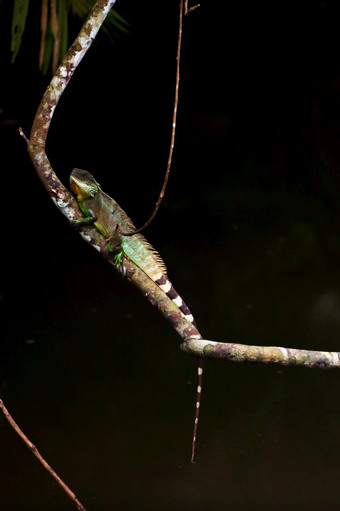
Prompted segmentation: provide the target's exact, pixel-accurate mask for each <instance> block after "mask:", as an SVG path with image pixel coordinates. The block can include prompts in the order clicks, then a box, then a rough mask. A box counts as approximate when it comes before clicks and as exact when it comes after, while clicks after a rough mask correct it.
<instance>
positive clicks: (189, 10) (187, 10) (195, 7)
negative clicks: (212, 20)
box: [184, 0, 200, 16]
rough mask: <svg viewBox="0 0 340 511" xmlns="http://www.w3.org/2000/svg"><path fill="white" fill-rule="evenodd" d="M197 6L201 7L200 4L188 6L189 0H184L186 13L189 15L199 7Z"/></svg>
mask: <svg viewBox="0 0 340 511" xmlns="http://www.w3.org/2000/svg"><path fill="white" fill-rule="evenodd" d="M197 7H200V4H196V5H193V6H192V7H188V0H185V2H184V15H185V16H188V14H190V13H191V12H192V11H194V10H195V9H197Z"/></svg>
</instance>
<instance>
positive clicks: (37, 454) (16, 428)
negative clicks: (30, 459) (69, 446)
mask: <svg viewBox="0 0 340 511" xmlns="http://www.w3.org/2000/svg"><path fill="white" fill-rule="evenodd" d="M0 409H1V410H2V413H3V414H4V416H5V417H6V419H7V421H8V422H9V424H10V425H11V426H12V428H13V429H14V431H15V432H16V433H17V434H18V435H19V436H20V438H21V439H22V440H23V441H24V442H25V444H26V445H27V447H28V448H29V449H30V450H31V452H32V453H33V454H34V456H35V457H36V458H38V460H39V461H40V463H41V464H42V465H43V467H44V468H45V469H46V470H47V471H48V472H49V473H50V474H51V476H52V477H53V479H54V480H55V481H56V482H57V483H58V484H59V486H61V487H62V489H63V490H64V491H65V493H67V495H68V496H69V497H70V499H71V500H73V502H74V503H75V505H76V506H77V508H78V509H79V510H80V511H86V509H85V508H84V506H83V505H82V504H81V502H79V500H78V499H77V497H76V495H75V494H74V493H73V491H72V490H70V488H69V487H68V486H67V484H65V483H64V481H63V480H62V479H61V478H60V477H59V476H58V474H57V473H56V472H55V470H53V468H52V467H51V466H50V465H49V464H48V463H47V461H45V459H44V458H43V457H42V456H41V454H40V452H39V451H38V449H37V448H36V447H35V445H34V444H33V443H32V442H31V441H30V440H29V438H27V436H26V435H25V433H24V432H23V431H22V430H21V429H20V428H19V426H18V424H17V423H16V422H15V420H14V419H13V417H12V416H11V415H10V413H9V411H8V410H7V408H6V407H5V405H4V403H3V401H2V399H0Z"/></svg>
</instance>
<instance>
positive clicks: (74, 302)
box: [0, 0, 340, 511]
mask: <svg viewBox="0 0 340 511" xmlns="http://www.w3.org/2000/svg"><path fill="white" fill-rule="evenodd" d="M222 6H223V10H222ZM35 9H36V10H35ZM37 10H38V9H37V7H32V6H31V7H30V11H29V19H28V25H29V29H28V30H27V32H26V34H25V36H24V40H23V48H22V51H21V52H20V53H19V56H18V58H17V61H16V63H15V64H14V65H11V64H10V53H9V45H10V14H11V9H10V5H9V3H8V2H7V3H6V2H2V4H1V5H0V33H1V50H0V51H1V55H0V56H1V80H0V82H1V83H0V92H1V96H0V101H1V103H0V107H1V108H2V116H1V125H0V134H1V138H0V147H1V162H2V165H1V169H2V172H1V190H2V193H1V198H2V204H3V207H2V218H3V222H2V241H3V243H2V264H1V269H2V272H1V273H2V278H1V290H0V291H1V302H0V307H1V309H0V310H1V325H2V328H1V330H2V332H1V352H0V391H1V397H2V398H3V399H4V401H5V404H6V405H7V407H8V408H9V410H10V411H11V412H12V413H13V415H14V417H15V419H16V420H17V422H18V423H19V424H20V426H21V427H22V428H23V430H24V431H25V433H26V434H27V435H28V436H29V438H30V439H31V440H32V441H33V442H34V443H35V445H36V446H37V447H38V449H39V450H40V451H41V453H42V454H43V455H44V456H46V458H47V460H48V461H49V463H51V465H52V466H53V467H54V469H55V470H56V471H57V472H58V473H59V474H60V475H61V476H62V477H63V478H64V479H65V481H66V482H67V483H68V484H69V485H70V486H71V488H72V489H73V491H75V492H76V494H77V496H78V497H79V499H80V500H81V501H82V503H83V504H84V505H85V507H86V508H87V510H88V511H92V510H97V509H98V510H102V511H103V510H104V511H105V510H109V509H110V510H111V509H117V510H130V509H139V510H153V509H157V510H173V509H177V510H195V511H196V510H197V511H203V510H208V509H209V510H210V509H214V510H222V509H223V510H226V509H230V510H233V511H235V510H236V511H237V510H240V511H241V510H242V511H245V510H257V509H261V510H268V511H269V510H302V509H306V510H312V511H313V510H323V509H330V510H333V509H334V510H336V509H340V504H339V502H338V488H339V483H340V478H339V473H340V472H339V468H340V461H339V460H340V445H339V432H340V404H339V389H340V380H339V374H338V371H337V370H333V371H321V370H308V369H303V368H296V367H286V368H282V367H276V366H262V365H251V364H244V365H243V364H241V365H238V364H232V363H222V362H220V363H219V362H216V361H206V371H205V378H204V388H203V396H202V397H203V399H202V410H201V421H200V427H199V436H198V445H197V447H198V450H197V462H196V464H195V465H191V464H190V463H189V458H190V448H191V432H192V424H193V414H194V402H195V387H196V361H195V359H193V358H191V357H188V356H186V355H184V354H183V353H182V352H181V351H180V350H179V344H180V338H179V337H178V335H177V334H176V332H175V331H174V330H173V329H172V327H171V325H170V324H168V323H167V322H166V321H165V320H164V319H163V318H162V316H160V315H159V314H158V313H157V311H156V310H155V309H153V308H152V307H151V306H150V304H149V303H148V302H146V301H145V299H144V298H143V297H142V295H140V294H139V292H138V291H137V290H135V289H134V288H133V286H131V285H129V284H128V283H126V282H124V280H122V279H121V277H120V276H119V275H118V274H116V273H115V272H114V271H112V269H111V268H110V267H109V266H108V265H107V264H106V263H105V262H104V261H102V260H101V258H100V257H99V256H98V254H97V253H96V252H95V251H93V250H91V248H90V247H88V246H87V245H86V244H85V243H84V242H83V241H82V240H81V239H80V237H79V236H78V235H77V234H76V233H75V232H74V231H73V229H72V228H70V227H69V226H68V224H67V221H66V220H65V219H64V218H63V217H62V216H61V215H60V213H59V212H58V210H57V209H56V208H55V207H54V205H53V203H52V202H51V200H50V199H49V197H48V195H47V193H46V192H45V190H44V189H43V187H42V186H41V184H40V182H39V180H38V178H37V176H36V175H35V172H34V169H33V166H32V164H31V163H30V160H29V158H28V155H27V152H26V147H25V143H24V142H23V140H22V139H21V137H19V136H18V127H19V126H21V127H22V128H23V130H24V131H25V133H26V134H27V135H28V134H29V131H30V128H31V124H32V121H33V118H34V115H35V111H36V108H37V106H38V104H39V101H40V99H41V95H42V93H43V92H44V90H45V88H46V86H47V84H48V80H49V79H48V78H46V77H45V78H43V77H41V75H40V74H39V72H38V70H37V61H38V45H39V39H40V34H39V23H40V21H39V14H38V16H37ZM117 10H118V11H119V12H120V13H121V14H122V15H123V16H125V18H126V19H127V20H128V21H129V22H130V23H131V30H130V33H129V34H128V35H122V36H121V37H120V39H119V40H116V42H115V44H114V45H111V44H110V43H109V41H108V40H107V38H106V37H105V36H104V35H102V34H100V35H99V36H98V38H97V40H96V41H95V42H94V44H93V46H92V48H91V49H90V51H89V52H88V54H87V55H86V57H85V59H84V60H83V62H82V63H81V65H80V66H79V69H78V70H77V71H76V73H75V75H74V77H73V79H72V81H71V83H70V84H69V86H68V87H67V89H66V91H65V93H64V95H63V97H62V99H61V101H60V104H59V105H58V107H57V109H56V112H55V116H54V119H53V122H52V126H51V129H50V133H49V137H48V145H47V153H48V156H49V158H50V160H51V162H52V165H53V167H54V169H55V171H56V172H57V174H58V176H59V177H60V178H61V179H62V181H63V182H64V183H65V184H66V185H67V183H68V176H69V173H70V171H71V169H72V168H73V167H80V168H86V169H88V170H90V171H91V172H92V173H93V174H94V175H95V176H96V178H97V179H98V181H99V182H100V183H101V185H102V187H103V189H104V190H105V191H106V192H108V193H109V194H110V195H111V196H113V197H114V198H115V199H116V200H117V201H118V202H119V203H120V205H121V206H122V207H123V208H124V209H125V210H126V212H127V213H128V214H129V216H130V217H131V218H132V219H133V221H134V223H135V224H136V225H137V226H139V225H141V224H142V223H143V222H144V221H145V220H146V219H147V218H148V216H149V215H150V213H151V211H152V209H153V206H154V203H155V201H156V199H157V196H158V193H159V189H160V186H161V183H162V180H163V176H164V172H165V168H166V162H167V157H168V148H169V143H170V130H171V117H172V106H173V96H174V82H175V69H176V60H175V57H176V49H177V21H178V5H177V2H170V1H163V2H137V1H127V0H126V1H123V0H121V1H119V2H117ZM338 20H339V7H338V5H337V2H331V1H323V2H322V1H321V2H320V1H319V2H316V1H315V2H314V1H308V2H303V1H297V2H286V1H285V2H283V1H278V2H275V3H274V4H273V3H269V2H268V3H267V2H261V3H258V2H246V1H245V2H218V1H213V0H210V1H209V2H208V1H206V0H202V2H201V7H200V8H199V9H196V10H195V11H194V12H192V13H191V15H190V16H189V17H188V18H187V19H185V25H184V33H183V52H182V71H181V89H180V103H179V117H178V129H177V134H176V149H175V155H174V162H173V168H172V173H171V177H170V182H169V186H168V189H167V193H166V198H165V200H164V202H163V205H162V208H161V210H160V212H159V214H158V216H157V219H156V220H155V221H154V222H153V224H152V226H151V227H150V228H149V229H148V231H147V232H146V233H145V234H146V236H147V238H148V239H149V241H150V242H151V243H152V244H153V245H154V246H155V247H156V248H157V250H159V252H160V253H161V254H162V257H163V258H164V260H165V261H166V264H167V266H168V272H169V276H170V279H171V280H172V282H173V284H174V285H175V287H176V289H177V290H178V291H179V292H180V294H181V295H182V296H183V298H184V299H185V301H186V302H187V303H188V305H189V306H190V308H191V309H192V312H193V313H194V315H195V318H196V321H197V323H198V325H199V327H200V330H201V332H202V334H203V335H204V336H205V337H206V338H209V339H216V340H221V341H235V342H243V343H248V344H263V345H266V344H267V345H281V346H286V347H295V348H297V347H300V348H306V349H323V350H335V351H336V350H339V334H340V264H339V255H340V230H339V217H340V209H339V201H338V196H339V190H340V174H339V163H340V151H339V130H340V61H339V29H338ZM79 27H80V25H79V24H78V23H77V22H73V24H72V27H71V32H73V35H75V34H76V33H77V30H78V29H79ZM0 489H1V491H0V509H4V510H6V511H17V510H18V511H19V510H20V511H21V510H27V511H31V510H32V511H33V510H34V511H40V510H41V511H42V510H44V511H45V510H48V511H54V510H60V509H63V510H66V509H70V510H71V509H74V506H73V505H72V503H71V502H70V501H69V500H68V499H67V497H66V496H65V495H64V494H63V492H62V491H61V490H60V489H59V487H57V486H56V485H55V483H54V481H53V480H52V479H51V478H50V476H48V475H47V473H45V472H44V470H43V469H42V468H41V466H40V465H39V464H38V463H37V461H36V460H35V459H34V457H33V456H32V455H31V453H30V452H29V451H28V449H27V448H26V447H25V446H24V445H23V444H22V442H21V441H20V440H19V438H18V437H17V436H16V435H15V434H14V432H13V431H12V430H11V429H10V427H9V426H8V424H7V423H6V422H5V420H4V419H3V418H2V419H1V418H0Z"/></svg>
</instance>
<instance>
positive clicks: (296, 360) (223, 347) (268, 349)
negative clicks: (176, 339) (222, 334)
mask: <svg viewBox="0 0 340 511" xmlns="http://www.w3.org/2000/svg"><path fill="white" fill-rule="evenodd" d="M181 349H182V350H183V351H185V352H186V353H190V354H192V355H197V356H199V357H208V358H218V359H220V360H229V361H232V362H262V363H264V364H268V363H274V364H281V365H285V366H286V365H300V366H305V367H311V368H314V367H316V368H319V369H330V368H333V367H340V353H339V352H337V351H313V350H300V349H295V348H281V347H279V346H251V345H246V344H237V343H229V342H215V341H209V340H207V339H188V340H187V341H185V342H184V343H182V344H181Z"/></svg>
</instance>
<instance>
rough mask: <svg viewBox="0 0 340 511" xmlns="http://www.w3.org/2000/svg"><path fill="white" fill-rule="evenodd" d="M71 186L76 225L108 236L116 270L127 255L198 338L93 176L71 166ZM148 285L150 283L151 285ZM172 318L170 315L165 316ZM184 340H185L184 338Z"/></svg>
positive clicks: (159, 263) (147, 249)
mask: <svg viewBox="0 0 340 511" xmlns="http://www.w3.org/2000/svg"><path fill="white" fill-rule="evenodd" d="M70 187H71V190H72V192H73V193H74V194H75V195H76V198H77V202H78V205H79V208H80V210H81V212H82V213H83V215H84V218H82V219H80V220H75V221H74V222H75V223H77V224H80V225H81V224H93V225H94V226H95V228H96V229H97V230H98V231H99V232H100V233H101V234H102V235H103V236H104V237H105V238H106V239H107V243H108V249H109V251H110V252H112V256H113V258H114V263H115V266H116V267H117V269H119V271H121V272H122V273H123V274H124V273H125V267H124V261H125V258H127V259H128V260H129V261H130V262H132V263H133V265H136V267H137V268H138V269H139V270H141V271H142V272H144V274H146V275H147V277H148V278H149V279H151V281H152V283H155V284H156V285H157V286H159V288H160V289H161V290H162V291H163V292H164V293H165V294H166V295H167V297H168V298H170V299H171V300H172V302H173V303H174V304H175V305H176V307H178V311H179V312H180V314H181V315H182V316H183V317H184V318H185V320H186V321H187V322H189V323H190V324H192V325H193V326H194V329H193V332H194V333H190V337H191V338H192V337H196V338H201V335H200V333H199V332H198V330H197V328H196V324H195V321H194V318H193V316H192V314H191V312H190V310H189V308H188V307H187V305H186V304H185V303H184V301H183V300H182V298H181V297H180V296H179V295H178V293H177V292H176V291H175V289H174V288H173V286H172V284H171V282H170V281H169V279H168V277H167V272H166V267H165V264H164V262H163V260H162V258H161V257H160V255H159V254H158V253H157V252H156V251H155V249H154V248H153V247H152V246H151V245H150V244H149V243H148V242H147V240H146V239H145V238H144V236H142V235H141V234H138V233H137V234H134V235H132V236H124V235H123V234H121V231H122V232H133V231H134V230H135V227H134V225H133V223H132V221H131V220H130V218H129V217H128V216H127V214H126V213H125V212H124V211H123V210H122V208H121V207H120V206H119V205H118V204H117V202H116V201H115V200H114V199H112V197H110V196H109V195H107V194H106V193H105V192H103V190H102V189H101V188H100V185H99V184H98V183H97V181H96V180H95V178H94V177H93V176H92V174H90V173H89V172H87V171H86V170H81V169H77V168H76V169H73V170H72V172H71V176H70ZM150 285H151V284H150ZM167 317H168V318H169V319H170V321H171V317H172V316H171V314H170V313H169V315H167ZM184 340H185V339H184ZM202 361H203V359H202V358H199V367H198V387H197V400H196V415H195V426H194V436H193V449H192V460H193V456H194V451H195V441H196V432H197V425H198V415H199V406H200V395H201V388H202V373H203V370H202Z"/></svg>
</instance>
